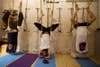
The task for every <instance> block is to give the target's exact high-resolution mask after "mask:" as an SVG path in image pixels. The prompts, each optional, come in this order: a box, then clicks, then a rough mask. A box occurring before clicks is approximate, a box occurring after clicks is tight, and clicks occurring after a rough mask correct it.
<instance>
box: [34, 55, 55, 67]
mask: <svg viewBox="0 0 100 67" xmlns="http://www.w3.org/2000/svg"><path fill="white" fill-rule="evenodd" d="M42 61H43V59H41V58H38V60H37V62H36V63H35V64H34V66H33V67H56V64H55V58H54V56H53V57H52V58H51V59H50V60H49V64H44V63H43V62H42Z"/></svg>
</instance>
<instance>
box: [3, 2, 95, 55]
mask: <svg viewBox="0 0 100 67" xmlns="http://www.w3.org/2000/svg"><path fill="white" fill-rule="evenodd" d="M5 1H6V2H5ZM14 2H15V3H14V4H15V6H14V8H15V9H18V6H19V0H14ZM8 4H9V0H3V5H2V6H3V8H4V9H8V8H9V6H8ZM25 5H26V0H23V13H24V14H25V8H26V7H25ZM47 6H48V7H50V4H49V5H47V4H44V6H43V12H44V15H45V16H44V17H43V25H45V26H46V24H47V23H46V8H47ZM58 7H61V8H62V12H61V15H62V16H61V17H62V18H61V21H62V22H61V24H62V25H61V28H62V32H61V33H59V32H57V30H56V31H55V32H53V34H52V35H51V47H52V48H51V50H52V51H53V52H55V51H57V52H62V53H63V52H64V53H65V52H66V51H67V50H68V49H75V44H72V39H73V38H72V35H71V33H68V32H69V30H70V26H71V22H70V17H71V15H70V10H69V8H70V7H72V3H70V2H60V3H59V4H55V10H54V18H55V19H58V13H57V9H56V8H58ZM79 7H86V3H83V2H80V3H79ZM96 7H97V5H96V3H93V5H91V10H95V11H93V12H94V13H95V14H96V10H97V9H96ZM36 8H39V0H29V2H28V11H27V19H26V20H27V22H26V23H27V27H28V30H29V31H28V32H25V31H21V32H19V39H18V41H19V42H18V43H19V44H18V45H19V50H24V51H28V52H31V53H33V52H34V51H35V50H36V51H37V50H38V46H39V39H40V37H39V36H40V35H39V34H40V32H39V33H37V32H36V30H37V28H36V27H35V26H34V24H33V23H34V21H36ZM80 13H81V12H80ZM80 15H81V14H80ZM22 25H23V27H24V26H25V25H24V22H23V24H22ZM96 25H97V24H96V23H93V25H91V26H90V27H89V30H90V32H89V39H88V40H89V41H88V42H89V53H90V54H93V51H94V50H93V49H94V40H93V39H94V38H93V32H94V30H95V29H96V27H97V26H96Z"/></svg>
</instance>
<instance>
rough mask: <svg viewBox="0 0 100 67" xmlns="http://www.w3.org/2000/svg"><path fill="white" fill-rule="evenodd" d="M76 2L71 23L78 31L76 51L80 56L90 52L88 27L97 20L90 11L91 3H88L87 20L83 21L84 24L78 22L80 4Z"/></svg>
mask: <svg viewBox="0 0 100 67" xmlns="http://www.w3.org/2000/svg"><path fill="white" fill-rule="evenodd" d="M73 1H74V6H75V10H74V13H73V15H72V17H71V22H72V24H73V25H74V27H75V29H76V47H75V48H76V51H77V52H78V53H80V54H84V53H87V52H88V43H87V27H88V26H90V25H91V24H92V23H93V22H94V21H95V20H96V17H95V16H94V14H93V13H92V12H91V10H90V1H88V6H87V8H86V12H87V15H86V19H82V23H80V22H78V17H77V16H78V14H77V13H78V11H79V8H78V4H77V3H76V0H73Z"/></svg>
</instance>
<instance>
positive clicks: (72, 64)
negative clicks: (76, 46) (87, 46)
mask: <svg viewBox="0 0 100 67" xmlns="http://www.w3.org/2000/svg"><path fill="white" fill-rule="evenodd" d="M55 58H56V67H80V65H79V64H78V63H77V62H76V61H75V60H74V58H72V57H71V56H70V55H68V54H56V55H55Z"/></svg>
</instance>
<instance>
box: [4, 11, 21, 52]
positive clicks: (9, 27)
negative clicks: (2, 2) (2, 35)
mask: <svg viewBox="0 0 100 67" xmlns="http://www.w3.org/2000/svg"><path fill="white" fill-rule="evenodd" d="M2 20H3V22H4V23H5V24H6V28H5V31H6V32H7V33H8V46H7V52H8V53H15V52H16V49H17V36H18V31H20V29H21V24H22V21H23V14H22V12H19V15H18V13H17V11H16V10H11V11H10V10H5V11H4V16H3V17H2Z"/></svg>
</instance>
